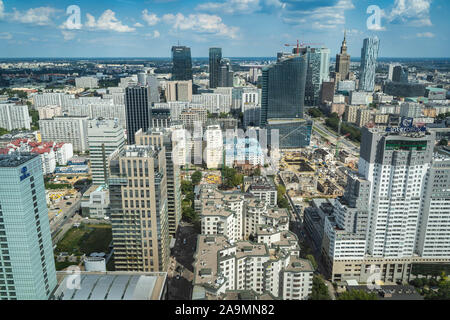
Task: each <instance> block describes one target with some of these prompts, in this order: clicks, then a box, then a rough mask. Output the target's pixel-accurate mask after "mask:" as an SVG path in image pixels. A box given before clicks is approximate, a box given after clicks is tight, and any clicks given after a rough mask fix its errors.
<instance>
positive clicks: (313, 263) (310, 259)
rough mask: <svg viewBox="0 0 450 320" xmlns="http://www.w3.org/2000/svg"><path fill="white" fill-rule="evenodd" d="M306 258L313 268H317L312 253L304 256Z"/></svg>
mask: <svg viewBox="0 0 450 320" xmlns="http://www.w3.org/2000/svg"><path fill="white" fill-rule="evenodd" d="M306 259H308V260H309V261H310V262H311V264H312V266H313V268H314V270H317V267H318V265H317V262H316V259H315V258H314V256H313V255H312V254H308V255H307V256H306Z"/></svg>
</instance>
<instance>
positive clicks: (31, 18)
mask: <svg viewBox="0 0 450 320" xmlns="http://www.w3.org/2000/svg"><path fill="white" fill-rule="evenodd" d="M58 11H59V10H57V9H55V8H52V7H39V8H31V9H28V10H27V11H25V12H21V11H18V10H17V9H16V8H14V9H13V13H11V14H10V16H11V19H12V20H13V21H17V22H21V23H27V24H34V25H39V26H48V25H52V24H53V21H52V17H53V16H54V15H55V14H56V13H57V12H58Z"/></svg>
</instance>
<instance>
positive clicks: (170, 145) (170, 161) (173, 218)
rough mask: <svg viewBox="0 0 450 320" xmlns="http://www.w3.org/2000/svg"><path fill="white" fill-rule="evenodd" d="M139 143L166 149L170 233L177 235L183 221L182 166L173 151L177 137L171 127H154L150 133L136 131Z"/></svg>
mask: <svg viewBox="0 0 450 320" xmlns="http://www.w3.org/2000/svg"><path fill="white" fill-rule="evenodd" d="M136 143H137V144H138V145H151V146H155V147H159V148H162V147H164V148H165V150H166V174H167V205H168V210H167V215H168V223H169V234H170V235H171V236H172V237H175V236H176V232H177V230H178V224H179V223H180V221H181V217H182V210H181V179H180V166H179V165H178V164H177V163H176V161H174V154H173V151H174V149H175V145H176V144H175V139H174V136H173V131H172V130H169V129H152V131H150V132H148V133H143V132H142V131H138V132H137V133H136Z"/></svg>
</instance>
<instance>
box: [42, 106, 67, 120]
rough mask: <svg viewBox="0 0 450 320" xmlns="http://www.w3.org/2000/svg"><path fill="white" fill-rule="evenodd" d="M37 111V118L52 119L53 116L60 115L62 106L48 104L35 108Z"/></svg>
mask: <svg viewBox="0 0 450 320" xmlns="http://www.w3.org/2000/svg"><path fill="white" fill-rule="evenodd" d="M37 110H38V112H39V119H52V118H53V117H60V116H62V108H61V106H57V105H53V106H52V105H48V106H45V107H39V108H37Z"/></svg>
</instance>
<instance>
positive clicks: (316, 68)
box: [301, 47, 330, 106]
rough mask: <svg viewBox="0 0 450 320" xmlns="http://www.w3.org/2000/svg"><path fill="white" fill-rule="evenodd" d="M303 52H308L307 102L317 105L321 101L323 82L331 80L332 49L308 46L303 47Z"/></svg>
mask: <svg viewBox="0 0 450 320" xmlns="http://www.w3.org/2000/svg"><path fill="white" fill-rule="evenodd" d="M301 52H303V53H304V54H306V53H307V56H308V71H307V75H306V88H305V104H306V105H308V106H317V105H318V103H319V98H320V87H321V85H322V82H323V81H328V80H329V73H330V49H327V48H309V47H307V48H302V49H301Z"/></svg>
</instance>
